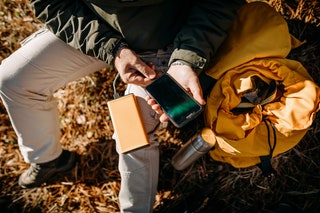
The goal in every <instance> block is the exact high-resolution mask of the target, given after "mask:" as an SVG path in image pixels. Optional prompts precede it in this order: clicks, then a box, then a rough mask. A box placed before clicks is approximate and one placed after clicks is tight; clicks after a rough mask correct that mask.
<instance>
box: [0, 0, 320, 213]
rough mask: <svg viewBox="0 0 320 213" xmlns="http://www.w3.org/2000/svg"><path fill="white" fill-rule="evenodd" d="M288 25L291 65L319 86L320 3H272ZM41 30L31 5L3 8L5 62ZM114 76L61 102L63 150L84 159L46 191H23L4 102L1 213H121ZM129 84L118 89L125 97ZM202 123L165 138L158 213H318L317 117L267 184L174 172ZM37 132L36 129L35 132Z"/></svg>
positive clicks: (254, 173)
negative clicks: (286, 210)
mask: <svg viewBox="0 0 320 213" xmlns="http://www.w3.org/2000/svg"><path fill="white" fill-rule="evenodd" d="M268 2H269V3H270V4H271V5H272V6H273V7H274V8H275V9H276V10H277V11H278V12H279V13H281V14H282V15H283V16H284V17H285V18H286V19H287V20H288V23H289V27H290V30H291V32H292V34H293V35H295V36H296V37H298V38H300V39H301V40H304V39H306V40H307V43H306V44H305V45H303V46H301V47H300V48H298V49H296V50H294V51H293V52H292V53H291V54H290V56H289V57H290V58H293V59H296V60H299V61H301V62H302V63H303V64H304V65H305V66H306V67H307V68H308V70H309V72H310V74H311V75H312V76H313V77H314V79H315V81H316V82H317V83H318V85H320V77H319V67H320V54H319V53H320V48H319V47H320V44H319V42H320V41H319V39H320V32H319V28H320V21H319V17H320V5H319V2H318V1H303V0H288V1H285V0H283V1H281V0H270V1H268ZM40 26H41V25H40V24H39V23H38V22H37V21H36V20H35V19H34V18H33V16H32V13H31V12H30V8H29V4H28V1H26V0H15V1H12V0H2V1H1V2H0V61H1V60H3V59H4V58H6V57H7V56H8V55H10V54H11V53H12V52H13V51H14V50H16V49H17V48H18V47H19V41H21V40H22V39H24V38H25V37H26V36H27V35H29V34H30V33H31V32H33V31H35V30H36V29H37V28H38V27H40ZM113 77H114V73H113V72H108V71H107V70H101V71H98V72H96V73H94V74H92V75H90V76H88V77H86V78H82V79H79V80H78V81H76V82H71V83H70V84H69V85H67V86H66V87H65V88H63V89H61V90H59V91H57V92H56V93H55V96H56V98H57V100H58V107H59V110H60V114H61V143H62V145H63V147H64V148H66V149H69V150H71V151H74V152H76V153H77V154H78V156H77V164H76V167H75V168H74V169H73V170H72V171H70V172H68V173H65V174H61V175H58V176H57V177H55V178H53V179H52V180H51V181H50V182H49V183H48V184H47V185H46V186H43V187H39V188H35V189H24V190H22V189H20V188H19V186H18V185H17V178H18V177H19V175H20V174H21V173H22V171H23V170H24V169H26V168H27V167H28V165H27V164H25V163H24V162H23V160H22V157H21V155H20V153H19V151H18V146H17V141H16V140H17V138H16V135H15V133H14V131H13V129H12V127H11V124H10V122H9V119H8V115H7V114H6V111H5V109H4V107H3V105H2V103H1V102H0V140H1V141H0V156H1V157H0V208H1V212H117V211H118V197H117V194H118V191H119V184H120V182H119V181H120V176H119V173H118V171H117V154H116V152H115V145H114V141H113V140H112V139H111V135H112V132H113V129H112V124H111V121H110V117H109V114H108V109H107V104H106V103H107V101H108V100H109V99H110V98H111V97H112V87H111V81H112V79H113ZM124 87H125V85H123V84H121V83H120V85H119V87H118V89H119V90H121V91H123V89H124ZM196 126H197V122H194V123H192V124H190V125H189V126H187V127H186V128H184V129H182V130H180V131H178V130H176V129H174V128H172V126H169V128H168V129H163V130H161V131H159V140H160V144H161V147H160V148H161V170H160V181H159V187H158V195H157V202H156V205H155V212H274V211H275V209H276V208H277V206H278V204H279V203H281V202H286V203H289V204H291V205H292V206H293V207H294V208H295V212H320V155H319V153H320V144H319V139H320V122H319V116H318V118H317V119H316V121H315V122H314V124H313V126H312V128H311V129H310V131H309V132H308V133H307V135H306V136H305V138H304V139H303V140H302V141H301V143H300V144H299V145H298V146H297V147H295V148H294V149H292V150H291V151H289V152H287V153H285V154H283V155H281V156H278V157H276V158H275V159H274V162H273V163H274V165H275V166H276V168H277V172H278V174H279V175H278V176H276V177H274V178H272V179H265V178H264V177H262V176H261V173H260V170H259V169H258V168H256V167H252V168H248V169H234V168H232V167H231V166H228V165H226V164H222V163H218V162H214V161H213V160H211V159H210V158H209V157H208V156H205V157H203V158H201V159H200V160H199V161H198V162H196V163H195V164H194V165H193V166H192V167H191V168H189V169H187V170H186V171H183V172H179V171H175V170H174V169H173V168H172V166H171V165H170V159H171V157H172V155H173V154H174V153H175V152H176V151H177V149H178V148H179V146H181V144H182V141H183V140H184V139H185V138H187V137H189V136H190V135H191V134H192V133H193V132H194V129H195V127H196ZM35 131H36V130H35Z"/></svg>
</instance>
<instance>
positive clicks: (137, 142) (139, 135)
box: [108, 94, 149, 153]
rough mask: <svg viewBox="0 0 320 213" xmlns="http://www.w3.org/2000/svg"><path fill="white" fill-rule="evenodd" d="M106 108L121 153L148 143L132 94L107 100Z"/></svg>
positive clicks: (136, 103)
mask: <svg viewBox="0 0 320 213" xmlns="http://www.w3.org/2000/svg"><path fill="white" fill-rule="evenodd" d="M108 108H109V112H110V116H111V120H112V124H113V128H114V131H115V132H114V133H115V136H116V138H117V143H118V147H119V149H120V152H121V153H126V152H129V151H132V150H135V149H138V148H140V147H143V146H146V145H148V144H149V141H148V137H147V134H146V131H145V129H144V126H143V124H142V119H141V116H140V111H139V107H138V102H137V100H136V97H135V95H134V94H129V95H125V96H123V97H120V98H117V99H115V100H112V101H108Z"/></svg>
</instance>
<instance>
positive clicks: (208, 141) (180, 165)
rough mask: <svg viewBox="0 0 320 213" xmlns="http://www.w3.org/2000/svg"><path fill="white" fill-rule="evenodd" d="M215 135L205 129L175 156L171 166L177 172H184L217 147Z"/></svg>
mask: <svg viewBox="0 0 320 213" xmlns="http://www.w3.org/2000/svg"><path fill="white" fill-rule="evenodd" d="M215 143H216V138H215V134H214V133H213V132H212V130H211V129H209V128H203V129H202V130H201V131H200V133H198V134H197V135H195V136H194V137H192V138H191V139H190V140H189V141H188V142H187V143H186V144H185V145H184V146H182V147H181V148H180V150H179V151H178V152H177V153H176V154H175V155H174V156H173V158H172V161H171V164H172V166H173V167H174V168H175V169H177V170H183V169H185V168H187V167H188V166H190V165H191V164H192V163H193V162H194V161H196V160H197V159H199V158H200V157H201V156H203V155H204V154H206V153H207V152H209V150H210V149H211V148H212V147H213V146H214V145H215Z"/></svg>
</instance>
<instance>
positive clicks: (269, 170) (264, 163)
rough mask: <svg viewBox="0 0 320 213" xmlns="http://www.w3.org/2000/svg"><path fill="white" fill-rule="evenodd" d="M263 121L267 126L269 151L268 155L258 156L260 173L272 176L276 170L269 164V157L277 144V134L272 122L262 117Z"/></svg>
mask: <svg viewBox="0 0 320 213" xmlns="http://www.w3.org/2000/svg"><path fill="white" fill-rule="evenodd" d="M263 122H264V124H265V125H266V127H267V132H268V145H269V148H270V152H269V155H265V156H260V161H261V163H260V164H259V167H260V169H261V171H262V174H263V175H264V176H265V177H268V178H271V177H272V176H274V175H275V174H276V171H275V170H274V168H273V167H272V165H271V159H272V156H273V151H274V149H275V147H276V144H277V134H276V129H275V126H274V124H273V123H272V122H271V121H270V120H269V119H265V118H264V119H263ZM268 123H269V124H270V126H271V128H272V132H273V145H272V144H271V136H270V128H269V125H268Z"/></svg>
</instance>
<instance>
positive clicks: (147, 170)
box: [0, 29, 172, 213]
mask: <svg viewBox="0 0 320 213" xmlns="http://www.w3.org/2000/svg"><path fill="white" fill-rule="evenodd" d="M170 51H172V50H166V51H162V50H159V51H158V52H153V53H151V52H150V53H143V54H142V55H141V57H142V58H143V59H144V60H146V62H149V61H152V62H153V63H154V64H155V65H156V69H157V71H159V72H164V71H165V70H166V69H167V67H166V65H167V63H168V60H169V57H170ZM107 66H108V65H107V64H106V63H105V62H103V61H100V60H97V59H96V58H93V57H89V56H87V55H84V54H82V53H81V52H79V51H77V50H75V49H73V48H72V47H70V46H68V45H67V44H65V43H64V42H62V41H61V40H59V39H58V38H57V37H56V36H54V35H53V34H52V33H51V32H49V31H48V30H45V29H43V30H39V31H38V32H36V33H34V34H32V35H31V36H30V37H28V38H27V39H26V40H25V41H24V42H23V43H22V47H21V48H20V49H19V50H17V51H16V52H15V53H13V54H12V55H11V56H10V57H8V58H7V59H5V60H3V61H2V64H1V66H0V96H1V98H2V100H3V103H4V105H5V107H6V109H7V111H8V114H9V116H10V119H11V122H12V125H13V128H14V130H15V132H16V134H17V136H18V143H19V147H20V151H21V153H22V155H23V157H24V160H25V161H26V162H34V163H43V162H48V161H51V160H53V159H55V158H57V157H58V156H59V155H60V154H61V152H62V149H61V145H60V141H59V140H60V138H59V136H60V130H59V115H58V111H57V104H56V101H55V100H54V98H53V93H54V92H55V91H56V90H57V89H59V88H61V87H63V86H65V85H66V84H68V83H69V82H71V81H74V80H76V79H78V78H80V77H83V76H85V75H88V74H90V73H93V72H95V71H97V70H100V69H102V68H104V67H107ZM126 92H127V93H134V94H135V95H136V96H137V97H138V101H139V106H140V107H141V109H140V110H141V112H142V117H143V122H144V125H145V128H146V130H147V132H148V135H149V139H150V143H151V145H150V146H148V147H145V148H142V149H139V150H136V151H134V152H130V153H128V154H119V156H120V157H119V171H120V174H121V178H122V180H121V190H120V195H119V196H120V197H119V199H120V206H121V209H122V211H123V212H141V213H142V212H151V211H152V207H153V202H154V198H155V194H156V188H157V183H158V170H159V150H158V142H157V138H156V136H155V135H154V134H153V131H154V129H155V128H156V127H157V125H158V123H159V121H158V118H157V116H156V114H155V112H154V111H153V110H151V109H150V107H149V106H148V105H147V104H146V102H145V100H144V98H145V95H146V94H145V91H144V90H143V89H142V88H141V87H138V86H135V85H128V88H127V91H126Z"/></svg>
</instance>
